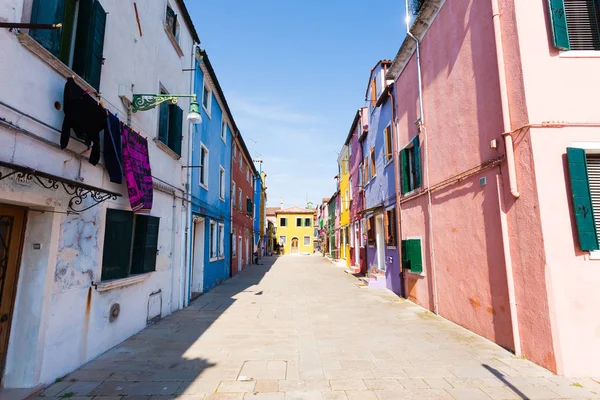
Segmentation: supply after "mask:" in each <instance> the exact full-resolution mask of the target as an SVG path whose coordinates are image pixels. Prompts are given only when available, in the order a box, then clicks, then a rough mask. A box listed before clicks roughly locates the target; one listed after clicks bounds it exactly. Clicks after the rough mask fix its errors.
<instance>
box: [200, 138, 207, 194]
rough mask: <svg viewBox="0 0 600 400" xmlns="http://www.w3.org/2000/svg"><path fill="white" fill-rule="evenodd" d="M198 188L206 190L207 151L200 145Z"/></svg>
mask: <svg viewBox="0 0 600 400" xmlns="http://www.w3.org/2000/svg"><path fill="white" fill-rule="evenodd" d="M200 186H202V187H204V188H205V189H208V149H207V148H206V146H204V145H203V144H200Z"/></svg>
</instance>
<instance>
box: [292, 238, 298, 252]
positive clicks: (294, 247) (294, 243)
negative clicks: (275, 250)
mask: <svg viewBox="0 0 600 400" xmlns="http://www.w3.org/2000/svg"><path fill="white" fill-rule="evenodd" d="M297 252H298V238H293V239H292V253H297Z"/></svg>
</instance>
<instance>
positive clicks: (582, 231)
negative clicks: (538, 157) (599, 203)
mask: <svg viewBox="0 0 600 400" xmlns="http://www.w3.org/2000/svg"><path fill="white" fill-rule="evenodd" d="M567 158H568V162H569V174H570V175H571V194H572V196H573V208H574V211H575V221H576V222H577V232H578V233H579V245H580V247H581V250H598V235H597V232H596V224H595V222H594V212H593V209H592V199H591V195H590V185H589V179H588V173H587V163H586V160H585V150H583V149H578V148H573V147H569V148H567Z"/></svg>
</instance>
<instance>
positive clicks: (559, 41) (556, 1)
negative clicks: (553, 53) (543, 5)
mask: <svg viewBox="0 0 600 400" xmlns="http://www.w3.org/2000/svg"><path fill="white" fill-rule="evenodd" d="M548 9H549V11H550V25H551V26H552V39H553V40H554V47H556V48H557V49H561V50H570V49H571V44H570V42H569V32H568V30H567V17H566V15H565V4H564V0H548Z"/></svg>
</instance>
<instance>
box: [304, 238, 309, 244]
mask: <svg viewBox="0 0 600 400" xmlns="http://www.w3.org/2000/svg"><path fill="white" fill-rule="evenodd" d="M304 245H305V246H310V236H304Z"/></svg>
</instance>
